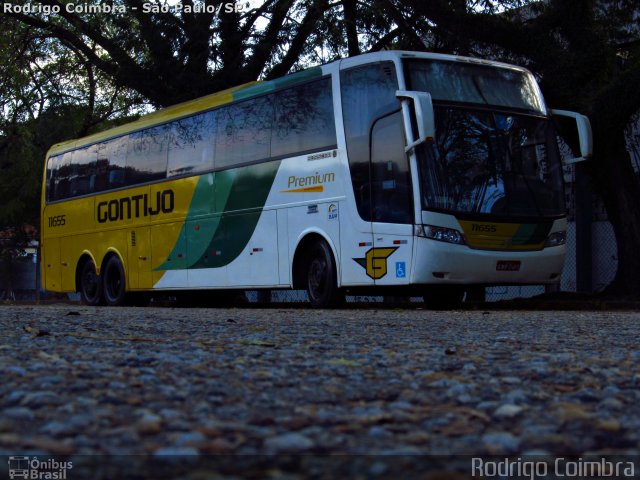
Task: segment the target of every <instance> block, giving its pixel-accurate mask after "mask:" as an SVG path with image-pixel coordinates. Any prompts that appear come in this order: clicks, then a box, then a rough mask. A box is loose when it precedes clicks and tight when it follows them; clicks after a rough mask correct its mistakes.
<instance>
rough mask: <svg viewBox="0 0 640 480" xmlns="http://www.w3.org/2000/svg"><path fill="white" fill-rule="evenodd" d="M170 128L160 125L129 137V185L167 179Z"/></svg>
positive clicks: (127, 172) (127, 171)
mask: <svg viewBox="0 0 640 480" xmlns="http://www.w3.org/2000/svg"><path fill="white" fill-rule="evenodd" d="M170 128H171V127H169V126H167V125H160V126H159V127H154V128H149V129H147V130H143V131H141V132H136V133H134V134H132V135H130V136H129V148H128V149H127V167H126V178H127V184H128V185H136V184H139V183H146V182H151V181H154V180H160V179H163V178H166V176H167V158H168V150H169V148H168V140H169V136H168V133H169V130H170Z"/></svg>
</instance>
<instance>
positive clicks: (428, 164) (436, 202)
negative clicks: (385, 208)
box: [418, 106, 564, 217]
mask: <svg viewBox="0 0 640 480" xmlns="http://www.w3.org/2000/svg"><path fill="white" fill-rule="evenodd" d="M435 119H436V141H435V143H429V144H422V146H421V147H420V148H419V149H418V159H419V166H420V176H421V190H422V202H423V208H424V209H426V210H440V211H447V212H452V213H459V214H484V215H491V216H496V217H553V216H560V215H563V214H564V192H563V183H562V167H561V163H560V159H559V154H558V147H557V144H556V136H555V133H554V130H553V128H552V125H551V124H550V122H549V121H548V120H546V119H544V118H536V117H532V116H529V115H517V114H508V113H498V112H491V111H484V110H473V109H461V108H449V107H438V106H436V107H435Z"/></svg>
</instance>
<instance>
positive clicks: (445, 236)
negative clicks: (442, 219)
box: [416, 225, 467, 245]
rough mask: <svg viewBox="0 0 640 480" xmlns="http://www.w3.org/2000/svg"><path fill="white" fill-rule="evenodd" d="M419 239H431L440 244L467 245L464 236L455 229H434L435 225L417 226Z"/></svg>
mask: <svg viewBox="0 0 640 480" xmlns="http://www.w3.org/2000/svg"><path fill="white" fill-rule="evenodd" d="M416 235H417V236H418V237H425V238H430V239H432V240H438V241H439V242H447V243H456V244H458V245H466V243H467V242H466V240H465V238H464V235H463V234H462V233H460V232H459V231H458V230H456V229H454V228H445V227H434V226H433V225H416Z"/></svg>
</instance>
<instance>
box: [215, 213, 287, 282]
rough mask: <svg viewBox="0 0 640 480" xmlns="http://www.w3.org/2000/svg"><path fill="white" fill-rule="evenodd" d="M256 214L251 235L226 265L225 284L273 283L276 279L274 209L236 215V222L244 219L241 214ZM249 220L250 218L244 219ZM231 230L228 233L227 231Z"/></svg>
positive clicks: (277, 280) (276, 241)
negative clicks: (242, 247) (257, 218)
mask: <svg viewBox="0 0 640 480" xmlns="http://www.w3.org/2000/svg"><path fill="white" fill-rule="evenodd" d="M252 215H259V216H260V219H259V220H258V223H257V225H256V228H255V231H254V232H253V235H252V236H251V239H250V240H249V242H248V243H247V245H246V247H245V248H244V249H243V251H242V252H241V253H240V255H238V257H237V258H236V259H235V260H234V261H233V262H231V263H230V264H229V265H228V266H227V281H228V284H229V285H243V286H276V285H278V283H279V279H278V226H277V221H276V217H277V214H276V211H275V210H264V211H262V212H261V213H260V212H255V213H248V214H241V215H239V216H238V222H240V223H244V220H242V217H249V216H252ZM246 222H247V223H251V222H252V220H251V219H249V218H248V219H247V220H246ZM230 234H231V233H230Z"/></svg>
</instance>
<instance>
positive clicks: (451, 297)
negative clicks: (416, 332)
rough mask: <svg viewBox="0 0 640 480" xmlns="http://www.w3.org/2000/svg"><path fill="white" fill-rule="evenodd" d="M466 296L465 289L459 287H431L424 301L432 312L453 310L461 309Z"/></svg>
mask: <svg viewBox="0 0 640 480" xmlns="http://www.w3.org/2000/svg"><path fill="white" fill-rule="evenodd" d="M464 294H465V290H464V287H461V286H458V285H430V286H428V287H426V291H425V294H424V296H423V299H424V304H425V306H426V307H427V308H428V309H430V310H453V309H456V308H460V307H461V305H462V301H463V299H464Z"/></svg>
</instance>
